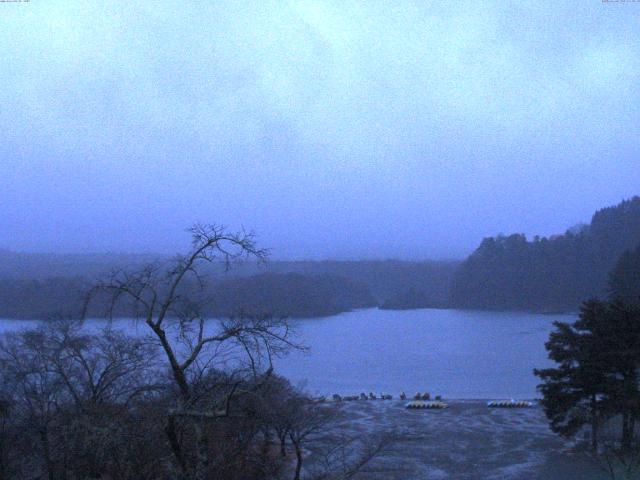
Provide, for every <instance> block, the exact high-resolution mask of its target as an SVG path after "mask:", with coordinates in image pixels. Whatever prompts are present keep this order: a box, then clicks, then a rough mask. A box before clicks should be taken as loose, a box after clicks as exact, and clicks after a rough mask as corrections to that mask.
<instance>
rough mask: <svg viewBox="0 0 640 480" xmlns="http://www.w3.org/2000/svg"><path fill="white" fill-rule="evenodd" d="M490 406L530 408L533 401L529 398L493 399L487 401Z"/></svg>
mask: <svg viewBox="0 0 640 480" xmlns="http://www.w3.org/2000/svg"><path fill="white" fill-rule="evenodd" d="M487 407H489V408H529V407H533V402H529V401H527V400H514V399H513V398H512V399H511V400H491V401H489V402H487Z"/></svg>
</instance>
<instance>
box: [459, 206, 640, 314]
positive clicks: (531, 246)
mask: <svg viewBox="0 0 640 480" xmlns="http://www.w3.org/2000/svg"><path fill="white" fill-rule="evenodd" d="M639 242H640V197H633V198H632V199H630V200H625V201H623V202H621V203H620V204H618V205H616V206H613V207H608V208H603V209H602V210H599V211H597V212H596V213H595V214H594V215H593V217H592V219H591V222H590V224H589V225H584V226H580V227H578V228H572V229H569V230H567V231H566V232H565V233H564V234H563V235H556V236H552V237H549V238H538V237H536V238H534V239H533V241H528V240H527V239H526V237H525V236H524V235H522V234H513V235H509V236H498V237H491V238H485V239H484V240H483V241H482V243H481V244H480V246H479V247H478V248H477V249H476V250H475V251H474V252H473V253H472V254H471V255H470V256H469V257H468V258H467V260H465V261H464V262H463V263H462V264H461V265H460V267H459V269H458V270H457V272H456V274H455V275H454V278H453V282H452V286H451V297H450V305H451V306H453V307H456V308H470V309H475V308H477V309H489V310H492V309H493V310H503V309H504V310H530V311H543V312H555V311H575V310H577V308H578V306H579V304H580V302H582V301H583V300H585V299H588V298H591V297H604V296H606V294H607V281H608V276H609V273H610V271H611V270H612V268H613V267H614V265H615V264H616V261H617V259H618V258H619V257H620V256H621V255H622V254H623V253H624V252H625V251H627V250H631V249H633V248H634V247H635V246H636V245H637V244H638V243H639Z"/></svg>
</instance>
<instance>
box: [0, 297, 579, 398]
mask: <svg viewBox="0 0 640 480" xmlns="http://www.w3.org/2000/svg"><path fill="white" fill-rule="evenodd" d="M572 319H573V317H572V316H569V315H536V314H525V313H495V312H473V311H459V310H430V309H425V310H403V311H394V310H378V309H367V310H358V311H355V312H350V313H344V314H341V315H336V316H332V317H326V318H318V319H307V320H294V321H293V324H294V325H295V328H296V330H297V334H298V337H299V340H300V341H302V343H304V344H305V345H307V346H308V347H309V351H308V352H306V353H301V352H294V353H292V354H290V355H289V356H288V357H286V358H284V359H280V360H278V361H277V363H276V370H277V371H278V372H279V373H281V374H283V375H285V376H287V377H288V378H290V379H291V380H292V381H293V382H294V383H295V384H304V386H305V388H306V389H307V391H309V392H310V393H313V394H322V395H330V394H332V393H340V394H343V395H344V394H356V393H359V392H367V393H368V392H370V391H373V392H376V393H380V392H382V393H391V394H393V395H394V396H395V395H398V394H399V392H400V391H403V390H404V391H405V392H406V393H407V394H411V395H412V394H413V393H415V392H416V391H428V392H430V393H431V394H432V395H433V394H442V395H444V396H445V397H448V398H461V399H465V398H469V399H471V398H476V399H477V398H483V399H484V398H494V397H507V398H510V397H514V398H534V397H536V390H535V386H536V384H537V379H536V377H534V376H533V373H532V370H533V368H535V367H544V366H546V365H549V361H548V360H547V358H546V352H545V349H544V342H545V341H546V340H547V337H548V334H549V331H550V330H551V328H552V323H553V321H554V320H561V321H571V320H572ZM116 324H117V326H119V327H122V326H126V328H127V329H133V328H136V327H134V326H133V323H132V322H130V321H128V320H120V321H118V322H116ZM32 325H34V322H24V321H15V320H0V332H2V331H7V330H15V329H18V328H24V327H28V326H32ZM137 330H138V331H141V330H142V331H144V326H138V327H137Z"/></svg>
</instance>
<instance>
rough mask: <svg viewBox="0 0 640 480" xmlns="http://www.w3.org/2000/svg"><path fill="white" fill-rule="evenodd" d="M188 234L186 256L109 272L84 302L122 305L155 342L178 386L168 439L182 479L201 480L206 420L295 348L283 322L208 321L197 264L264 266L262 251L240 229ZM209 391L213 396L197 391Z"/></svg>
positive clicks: (206, 461) (206, 457) (206, 455)
mask: <svg viewBox="0 0 640 480" xmlns="http://www.w3.org/2000/svg"><path fill="white" fill-rule="evenodd" d="M190 232H191V234H192V245H191V250H190V251H189V252H188V253H187V254H186V255H182V256H178V257H176V258H175V259H174V260H173V262H171V264H170V265H168V266H166V267H162V266H159V265H147V266H145V267H143V268H141V269H139V270H137V271H134V272H126V271H115V272H113V273H112V275H111V276H110V277H109V278H108V279H107V280H106V281H104V282H101V283H99V284H97V285H95V286H94V287H93V288H92V289H91V290H90V291H89V294H88V296H87V303H86V305H87V306H88V305H89V303H90V302H91V300H92V299H93V298H95V297H96V296H100V295H103V296H104V295H105V294H106V296H107V297H106V301H107V305H108V307H107V314H108V315H113V312H114V311H115V309H116V308H117V307H118V305H119V304H120V302H122V301H124V302H126V303H125V305H128V306H130V307H131V308H132V311H133V312H134V315H135V317H136V318H138V319H140V320H142V321H143V322H144V324H145V325H146V326H147V327H148V329H149V331H150V332H151V333H152V335H153V336H154V337H155V338H156V340H157V341H158V343H159V345H160V348H161V351H162V352H163V355H164V358H165V360H166V362H167V364H168V366H169V371H170V372H171V377H172V379H173V384H174V386H175V387H176V389H177V397H176V403H175V405H174V406H173V407H172V408H171V409H170V410H169V411H168V412H167V422H166V427H165V432H166V435H167V439H168V441H169V443H170V445H171V448H172V451H173V454H174V457H175V461H176V464H177V465H178V467H179V470H180V473H181V476H182V477H183V478H188V479H196V480H203V479H204V478H206V476H207V472H208V471H209V470H210V467H211V455H210V448H209V438H208V436H207V422H211V421H216V420H218V419H222V418H225V417H228V416H229V412H230V405H231V403H232V401H233V400H234V399H235V398H237V397H238V396H241V395H246V394H250V393H251V392H249V391H247V390H246V389H245V388H242V385H243V380H244V379H246V376H247V375H249V376H252V377H253V378H254V379H257V378H262V379H264V378H267V377H268V376H269V375H270V373H271V371H272V359H273V357H274V356H277V355H280V354H282V353H284V352H285V351H286V350H287V349H289V348H292V347H296V346H297V345H295V344H294V343H293V342H292V341H291V335H290V330H289V327H288V324H287V323H286V321H284V320H283V319H274V318H271V317H269V316H261V317H256V316H251V317H246V316H242V315H240V316H238V317H235V318H231V319H225V320H218V321H217V322H207V321H206V320H207V319H206V313H205V306H206V302H207V299H206V296H204V295H202V293H203V292H205V285H206V278H205V275H204V274H203V270H202V267H203V265H205V264H207V263H211V262H214V261H216V262H217V261H221V262H222V263H223V264H224V265H225V267H226V268H228V267H229V266H230V265H231V263H232V262H234V261H237V260H241V259H246V258H255V259H257V260H259V261H263V260H265V259H266V256H267V252H266V251H265V250H262V249H258V248H257V247H256V244H255V242H254V238H253V235H252V234H247V233H245V232H240V233H230V232H228V231H227V230H226V229H225V228H224V227H220V226H216V225H195V226H194V227H193V228H191V229H190ZM194 285H195V286H197V287H198V288H197V289H195V290H194V288H193V287H194ZM103 299H104V297H103ZM86 311H87V310H86V308H85V313H86ZM229 365H232V366H233V369H234V375H231V376H230V377H227V378H226V384H223V385H221V384H216V385H213V386H209V387H208V388H204V389H203V388H202V379H203V378H206V375H205V374H206V372H207V371H209V370H211V369H214V368H224V367H227V369H228V367H229ZM244 384H245V385H246V384H247V382H244ZM255 385H256V383H255V382H254V383H253V389H254V390H255ZM213 390H215V391H216V392H217V395H216V397H215V398H212V396H211V395H207V394H203V391H204V392H205V393H206V392H209V393H210V392H211V391H213ZM184 421H186V422H188V423H189V424H190V426H191V428H192V430H193V437H194V438H195V440H194V442H193V443H194V444H193V445H189V444H187V443H185V442H184V441H182V440H181V435H180V434H179V430H180V426H179V425H178V423H180V422H184Z"/></svg>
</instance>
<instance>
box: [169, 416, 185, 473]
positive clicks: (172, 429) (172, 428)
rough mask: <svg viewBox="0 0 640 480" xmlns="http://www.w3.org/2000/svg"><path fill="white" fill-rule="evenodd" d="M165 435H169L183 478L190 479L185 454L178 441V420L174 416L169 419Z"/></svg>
mask: <svg viewBox="0 0 640 480" xmlns="http://www.w3.org/2000/svg"><path fill="white" fill-rule="evenodd" d="M164 433H165V434H166V435H167V439H168V440H169V445H170V446H171V451H172V453H173V456H174V457H176V461H177V462H178V466H179V467H180V471H181V472H182V477H183V478H188V473H189V472H188V469H187V464H186V461H185V459H184V454H183V453H182V447H181V446H180V441H179V440H178V432H177V431H176V420H175V418H174V417H173V416H172V415H170V416H169V417H168V418H167V425H166V426H165V428H164Z"/></svg>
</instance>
